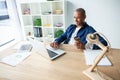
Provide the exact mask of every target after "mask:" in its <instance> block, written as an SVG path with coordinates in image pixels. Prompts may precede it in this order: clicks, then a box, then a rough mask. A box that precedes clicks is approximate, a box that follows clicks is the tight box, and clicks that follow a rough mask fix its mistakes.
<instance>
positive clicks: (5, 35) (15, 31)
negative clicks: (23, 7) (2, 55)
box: [0, 0, 22, 51]
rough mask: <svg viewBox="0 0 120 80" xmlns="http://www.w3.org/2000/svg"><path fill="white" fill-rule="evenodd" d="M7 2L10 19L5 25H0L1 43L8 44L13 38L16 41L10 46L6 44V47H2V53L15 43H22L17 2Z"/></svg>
mask: <svg viewBox="0 0 120 80" xmlns="http://www.w3.org/2000/svg"><path fill="white" fill-rule="evenodd" d="M6 1H7V7H8V13H9V17H10V19H9V20H8V21H7V22H6V21H4V22H5V25H2V26H1V25H0V41H2V42H7V41H9V40H11V39H13V38H15V40H14V41H13V42H11V43H9V44H6V45H5V46H2V47H0V51H1V50H3V49H6V48H7V47H9V46H11V45H13V44H14V43H15V42H18V41H20V40H21V36H22V35H21V28H20V23H19V19H18V15H17V10H16V5H15V0H6Z"/></svg>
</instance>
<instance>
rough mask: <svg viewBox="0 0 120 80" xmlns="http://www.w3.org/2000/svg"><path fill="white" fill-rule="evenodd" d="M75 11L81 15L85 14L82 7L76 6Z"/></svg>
mask: <svg viewBox="0 0 120 80" xmlns="http://www.w3.org/2000/svg"><path fill="white" fill-rule="evenodd" d="M75 11H76V12H81V13H82V14H83V15H86V12H85V10H84V9H83V8H77V9H76V10H75Z"/></svg>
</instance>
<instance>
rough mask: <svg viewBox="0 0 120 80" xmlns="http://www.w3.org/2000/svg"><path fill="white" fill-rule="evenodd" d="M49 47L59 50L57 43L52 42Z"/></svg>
mask: <svg viewBox="0 0 120 80" xmlns="http://www.w3.org/2000/svg"><path fill="white" fill-rule="evenodd" d="M50 46H51V47H53V48H59V44H58V43H57V42H52V43H51V44H50Z"/></svg>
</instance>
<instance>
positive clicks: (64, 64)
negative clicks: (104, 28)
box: [0, 45, 120, 80]
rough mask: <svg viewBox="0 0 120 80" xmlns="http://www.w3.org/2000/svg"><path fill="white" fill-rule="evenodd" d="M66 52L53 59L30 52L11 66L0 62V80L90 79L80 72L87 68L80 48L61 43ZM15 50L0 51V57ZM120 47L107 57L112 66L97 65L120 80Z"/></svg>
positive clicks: (112, 50) (116, 79)
mask: <svg viewBox="0 0 120 80" xmlns="http://www.w3.org/2000/svg"><path fill="white" fill-rule="evenodd" d="M60 48H61V49H64V50H65V51H66V54H65V55H63V56H61V57H60V58H57V59H56V60H54V61H50V60H47V59H45V58H43V57H42V56H40V55H39V54H36V53H34V52H33V53H32V54H31V56H29V57H28V58H27V59H25V60H24V61H23V62H21V63H20V64H18V65H17V66H16V67H12V66H9V65H6V64H2V63H0V80H90V79H89V78H88V77H87V76H85V75H84V74H83V73H82V72H83V71H84V70H86V69H87V68H89V67H90V66H87V65H86V64H85V58H84V54H83V51H82V50H78V49H76V48H75V47H74V46H71V45H61V47H60ZM15 51H16V50H13V49H11V48H9V49H7V50H5V51H4V52H0V58H1V57H4V56H6V55H9V54H11V53H13V52H15ZM119 57H120V49H111V51H110V53H109V54H108V58H109V59H110V60H111V61H112V64H113V66H109V67H105V66H99V67H98V69H99V70H100V71H102V72H103V73H105V74H107V75H108V76H110V77H112V78H113V79H115V80H120V58H119Z"/></svg>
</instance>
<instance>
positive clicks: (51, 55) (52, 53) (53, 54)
mask: <svg viewBox="0 0 120 80" xmlns="http://www.w3.org/2000/svg"><path fill="white" fill-rule="evenodd" d="M47 52H48V54H49V56H50V57H51V58H53V57H55V56H56V55H58V54H56V53H55V52H53V51H50V50H49V49H47Z"/></svg>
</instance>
